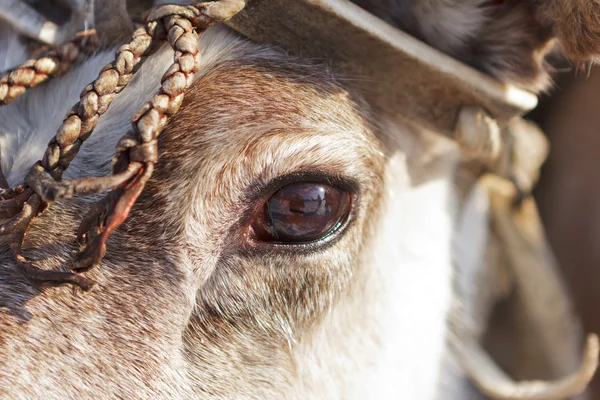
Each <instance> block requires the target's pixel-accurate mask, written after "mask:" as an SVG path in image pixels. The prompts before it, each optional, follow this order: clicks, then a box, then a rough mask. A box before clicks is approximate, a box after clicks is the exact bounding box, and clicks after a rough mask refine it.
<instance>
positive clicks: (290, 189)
mask: <svg viewBox="0 0 600 400" xmlns="http://www.w3.org/2000/svg"><path fill="white" fill-rule="evenodd" d="M349 203H350V195H349V194H348V193H347V192H345V191H343V190H340V189H337V188H334V187H332V186H329V185H325V184H318V183H297V184H292V185H288V186H286V187H284V188H282V189H280V190H279V191H277V192H276V193H275V194H273V196H271V198H270V199H269V200H268V201H267V202H266V203H265V205H264V208H265V209H264V218H261V219H263V223H264V224H263V227H262V228H263V229H258V230H256V229H255V231H257V233H258V234H259V238H260V239H262V240H270V241H279V242H310V241H313V240H317V239H320V238H322V237H324V236H327V235H328V234H329V233H331V232H332V231H333V230H335V228H337V227H338V226H339V225H340V224H341V222H343V220H344V218H345V217H346V216H347V214H348V209H349V207H348V206H349ZM261 231H262V235H261V234H260V233H261ZM261 236H262V237H261ZM264 236H268V237H264Z"/></svg>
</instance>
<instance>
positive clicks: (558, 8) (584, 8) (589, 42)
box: [536, 0, 600, 63]
mask: <svg viewBox="0 0 600 400" xmlns="http://www.w3.org/2000/svg"><path fill="white" fill-rule="evenodd" d="M536 7H537V18H538V20H539V21H540V23H542V24H544V25H549V26H551V27H552V33H553V34H554V35H555V36H556V37H557V38H558V41H559V42H560V44H561V47H562V49H563V51H564V52H565V54H566V55H567V57H569V58H570V59H571V60H572V61H574V62H578V63H581V62H587V61H593V60H594V59H598V57H600V0H538V1H537V4H536Z"/></svg>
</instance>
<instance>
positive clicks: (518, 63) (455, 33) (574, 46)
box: [355, 0, 600, 92]
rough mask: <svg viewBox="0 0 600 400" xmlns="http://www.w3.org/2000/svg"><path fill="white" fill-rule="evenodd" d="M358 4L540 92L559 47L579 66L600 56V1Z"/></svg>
mask: <svg viewBox="0 0 600 400" xmlns="http://www.w3.org/2000/svg"><path fill="white" fill-rule="evenodd" d="M355 2H356V3H357V4H359V5H361V6H363V7H365V8H366V9H367V10H369V11H371V12H373V13H375V14H376V15H378V16H380V17H381V18H383V19H385V20H387V21H389V22H391V23H393V24H395V25H396V26H398V27H399V28H401V29H403V30H406V31H407V32H409V33H410V34H412V35H414V36H416V37H417V38H420V39H422V40H424V41H425V42H427V43H429V44H430V45H432V46H433V47H436V48H438V49H440V50H441V51H444V52H445V53H448V54H450V55H452V56H454V57H456V58H458V59H460V60H462V61H464V62H466V63H468V64H470V65H472V66H474V67H476V68H478V69H480V70H482V71H484V72H487V73H489V74H491V75H493V76H495V77H497V78H498V79H500V80H502V81H505V82H509V83H513V84H517V85H519V86H522V87H524V88H527V89H530V90H533V91H536V92H539V91H542V90H545V89H547V88H548V87H549V85H550V82H551V80H550V72H552V68H551V67H550V65H549V64H548V63H547V62H546V57H547V55H548V54H549V53H550V52H551V50H552V49H553V47H554V45H555V43H556V42H555V40H554V39H557V40H558V42H560V44H561V45H562V48H563V49H564V52H565V53H566V55H567V56H568V57H570V58H571V59H572V60H573V61H575V62H582V61H587V60H591V59H593V58H594V57H596V56H598V55H599V54H600V2H598V0H548V1H545V0H543V1H537V0H527V1H525V0H503V1H486V0H471V1H468V2H465V1H463V0H373V1H371V0H356V1H355Z"/></svg>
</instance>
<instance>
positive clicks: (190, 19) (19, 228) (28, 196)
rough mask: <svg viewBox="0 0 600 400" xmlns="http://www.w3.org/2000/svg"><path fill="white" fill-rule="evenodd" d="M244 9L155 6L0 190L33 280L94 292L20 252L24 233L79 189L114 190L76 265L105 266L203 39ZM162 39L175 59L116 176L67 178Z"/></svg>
mask: <svg viewBox="0 0 600 400" xmlns="http://www.w3.org/2000/svg"><path fill="white" fill-rule="evenodd" d="M244 6H245V0H220V1H214V2H207V3H201V2H199V3H196V4H194V5H192V6H178V5H164V6H158V7H155V8H154V9H152V10H150V12H149V13H148V15H147V18H146V21H147V23H146V25H145V26H144V27H142V28H139V29H138V30H136V31H135V32H134V34H133V37H132V41H131V42H130V43H129V44H126V45H124V46H122V47H121V48H120V49H119V51H118V52H117V55H116V58H115V61H113V62H112V63H110V64H109V65H107V66H106V67H104V68H103V69H102V71H101V72H100V75H99V77H98V78H97V79H96V80H95V81H94V82H93V83H91V84H90V85H88V86H87V87H86V88H85V90H84V91H83V93H82V94H81V97H80V101H79V102H78V103H77V104H76V105H75V106H74V107H73V108H72V109H71V111H70V112H69V114H68V115H67V116H66V117H65V119H64V121H63V124H62V125H61V127H60V128H59V129H58V132H57V134H56V135H55V137H54V138H53V139H52V140H51V141H50V143H49V144H48V148H47V149H46V152H45V154H44V157H43V158H42V160H40V161H38V162H37V163H36V164H35V165H34V166H33V167H32V168H31V170H30V172H29V173H28V175H27V177H26V178H25V184H24V185H20V186H18V187H16V188H12V189H9V188H5V189H0V198H1V199H3V200H0V218H11V219H10V220H9V221H7V222H5V223H4V224H2V225H0V235H2V234H13V236H14V238H13V241H12V242H11V248H12V249H13V255H14V257H15V260H16V261H17V264H18V265H20V266H21V268H22V270H23V272H24V273H25V275H26V276H28V277H29V278H30V279H32V280H34V281H37V282H41V283H54V284H62V283H71V284H74V285H77V286H79V287H80V288H82V289H84V290H87V289H89V288H91V287H92V284H93V282H91V281H90V280H88V279H86V278H84V277H82V276H79V275H77V274H74V273H72V272H62V271H46V270H40V269H38V268H37V267H35V266H34V265H32V264H31V263H29V262H27V261H26V260H25V259H24V258H23V256H22V255H21V247H22V244H23V238H24V233H25V231H26V229H27V227H28V226H29V224H30V222H31V220H32V219H33V218H34V217H35V216H36V215H37V214H38V213H39V212H41V211H42V210H43V209H44V208H45V207H47V206H48V204H49V203H51V202H52V201H55V200H58V199H61V198H70V197H73V196H75V195H79V194H90V193H102V192H106V191H107V190H111V189H113V190H112V192H111V193H110V194H109V195H108V196H107V197H106V198H105V199H103V200H102V201H100V202H98V203H97V204H96V205H95V206H93V207H92V209H91V210H90V213H89V214H88V216H86V217H85V218H84V220H83V221H82V223H81V226H80V228H79V231H78V237H79V241H80V244H81V248H80V251H79V252H78V254H77V255H76V257H75V259H74V262H73V264H72V269H74V270H75V271H78V272H80V271H84V270H87V269H89V268H92V267H94V266H96V265H98V264H99V263H100V261H101V260H102V257H103V256H104V252H105V249H106V239H107V238H108V236H109V235H110V234H111V233H112V232H113V231H114V230H115V229H116V228H117V227H118V226H120V225H121V224H122V223H123V221H125V219H126V218H127V216H128V215H129V212H130V210H131V208H132V207H133V205H134V204H135V201H136V200H137V198H138V196H139V195H140V193H141V192H142V190H143V188H144V186H145V184H146V182H147V181H148V179H149V178H150V176H151V175H152V172H153V170H154V164H155V162H156V160H157V155H158V148H157V138H158V136H159V135H160V133H161V132H162V130H163V129H164V127H165V125H166V123H167V122H168V120H169V118H170V117H171V116H173V115H174V114H175V113H176V112H177V111H178V109H179V107H180V106H181V103H182V101H183V97H184V93H185V91H186V90H187V88H188V87H189V86H190V85H191V83H192V81H193V77H194V75H195V73H196V72H197V71H198V65H199V64H198V58H199V50H198V36H199V34H201V33H202V32H204V30H206V29H207V28H208V27H209V26H211V25H214V24H216V23H220V22H223V21H225V20H227V19H229V18H231V17H232V16H233V15H235V14H236V13H237V12H238V11H240V10H241V9H242V8H243V7H244ZM163 41H168V42H169V43H170V45H171V47H172V48H173V49H174V50H175V56H174V63H173V64H172V65H171V66H170V67H169V69H168V70H167V72H166V73H165V74H164V76H163V77H162V80H161V88H160V90H159V91H158V92H157V93H156V94H155V95H154V97H153V98H152V100H151V101H150V102H148V103H146V104H145V105H144V106H143V107H142V109H141V110H140V111H139V112H138V113H137V114H136V116H135V117H134V118H133V124H132V130H131V131H129V132H128V133H127V134H126V135H125V136H124V137H123V138H121V140H120V141H119V143H118V145H117V153H116V155H115V158H114V160H115V161H114V164H113V174H112V175H111V176H108V177H91V178H84V179H77V180H72V181H61V177H62V174H63V172H64V171H65V170H66V169H67V168H68V166H69V164H70V163H71V161H72V160H73V159H74V158H75V156H76V155H77V153H78V151H79V148H80V147H81V145H82V143H83V142H84V141H85V140H86V139H87V138H89V136H90V135H91V134H92V132H93V130H94V128H95V126H96V124H97V122H98V120H99V118H100V116H101V115H102V114H104V113H105V112H106V110H107V109H108V107H109V105H110V103H111V102H112V101H113V99H114V98H115V96H116V95H117V94H118V93H119V92H120V91H121V90H123V89H124V88H125V86H126V85H127V84H128V83H129V81H130V80H131V77H132V76H133V74H134V73H135V72H136V71H137V70H138V69H139V67H140V66H141V64H142V63H143V61H144V60H145V59H146V58H147V56H148V55H150V54H151V53H153V52H154V51H155V50H156V49H157V48H158V47H159V46H160V44H161V43H162V42H163Z"/></svg>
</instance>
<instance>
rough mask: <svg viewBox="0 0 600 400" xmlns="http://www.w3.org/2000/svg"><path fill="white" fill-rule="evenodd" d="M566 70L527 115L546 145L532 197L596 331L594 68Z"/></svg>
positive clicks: (597, 108)
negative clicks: (545, 137) (546, 154)
mask: <svg viewBox="0 0 600 400" xmlns="http://www.w3.org/2000/svg"><path fill="white" fill-rule="evenodd" d="M568 69H570V71H565V72H561V73H559V74H557V75H556V76H555V80H556V87H555V88H554V89H552V90H551V92H550V93H549V94H548V95H542V96H541V97H540V106H539V107H538V108H537V109H536V110H535V111H534V112H532V113H531V114H530V115H529V118H531V119H533V120H535V121H536V122H537V123H538V124H539V125H540V126H541V128H542V129H543V130H544V132H546V134H547V135H548V137H549V139H550V145H551V150H550V155H549V157H548V160H547V161H546V164H545V165H544V167H543V169H542V175H541V178H540V181H539V183H538V185H537V187H536V189H535V195H536V198H537V201H538V205H539V208H540V213H541V216H542V219H543V221H544V224H545V226H546V231H547V234H548V239H549V241H550V244H551V246H552V248H553V249H554V253H555V255H556V257H557V259H558V262H559V264H560V266H561V268H562V271H563V274H564V277H565V278H566V280H567V283H568V285H569V287H570V290H571V294H572V296H573V299H574V301H575V305H576V308H577V310H578V311H579V313H580V316H581V319H582V322H583V326H584V331H585V332H586V333H587V332H596V333H600V315H599V313H600V310H599V305H600V268H598V267H599V266H600V67H596V68H591V69H585V70H579V71H577V70H576V69H575V68H568ZM590 398H591V399H600V378H599V377H598V376H596V379H595V382H594V389H593V392H592V396H591V397H590Z"/></svg>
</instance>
